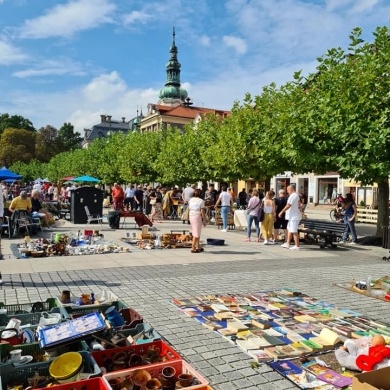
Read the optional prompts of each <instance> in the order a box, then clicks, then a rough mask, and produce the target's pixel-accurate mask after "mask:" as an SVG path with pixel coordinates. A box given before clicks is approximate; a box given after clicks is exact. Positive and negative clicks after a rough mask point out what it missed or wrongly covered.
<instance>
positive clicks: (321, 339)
mask: <svg viewBox="0 0 390 390" xmlns="http://www.w3.org/2000/svg"><path fill="white" fill-rule="evenodd" d="M309 340H310V341H314V342H315V343H316V344H319V345H322V348H323V349H325V350H326V349H331V348H334V346H335V345H336V344H338V343H339V342H340V337H339V335H338V334H337V333H336V332H333V331H332V330H330V329H328V328H323V329H322V330H321V332H320V334H319V336H318V337H311V338H310V339H309Z"/></svg>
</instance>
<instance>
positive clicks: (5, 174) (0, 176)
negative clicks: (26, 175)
mask: <svg viewBox="0 0 390 390" xmlns="http://www.w3.org/2000/svg"><path fill="white" fill-rule="evenodd" d="M21 178H22V176H20V175H18V174H17V173H15V172H12V171H10V170H9V169H7V168H6V167H3V168H0V180H19V179H21Z"/></svg>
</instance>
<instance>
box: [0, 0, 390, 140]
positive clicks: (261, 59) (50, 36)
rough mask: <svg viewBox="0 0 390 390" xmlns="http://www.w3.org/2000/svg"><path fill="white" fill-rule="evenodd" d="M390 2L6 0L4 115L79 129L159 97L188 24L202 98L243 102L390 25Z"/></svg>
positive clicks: (218, 104)
mask: <svg viewBox="0 0 390 390" xmlns="http://www.w3.org/2000/svg"><path fill="white" fill-rule="evenodd" d="M389 15H390V2H389V1H388V0H300V1H298V0H192V1H190V0H169V1H154V0H133V1H132V0H0V91H1V93H0V113H6V112H7V113H9V114H12V115H13V114H19V115H22V116H24V117H26V118H28V119H30V120H31V121H32V122H33V124H34V126H35V127H36V128H39V127H41V126H45V125H48V124H50V125H53V126H56V127H57V128H59V127H60V126H61V125H62V124H63V123H64V122H71V123H72V124H73V125H74V126H75V129H76V130H77V131H80V132H81V133H83V129H84V128H85V127H87V128H88V127H91V126H92V125H94V124H96V123H98V122H99V121H100V114H107V115H112V117H113V119H120V118H121V117H126V118H127V119H130V118H131V117H134V116H135V115H136V112H137V108H138V109H140V108H141V107H142V108H143V111H144V112H146V106H147V104H148V103H156V102H157V101H158V91H159V90H160V89H161V88H162V87H163V86H164V83H165V77H166V74H165V64H166V62H167V61H168V58H169V48H170V46H171V43H172V28H173V26H175V28H176V45H177V47H178V50H179V53H178V59H179V61H180V63H181V65H182V67H181V70H182V72H181V82H182V84H183V86H184V88H186V89H187V91H188V92H189V96H190V97H191V98H192V100H193V103H194V105H197V106H204V107H210V108H220V109H227V110H229V109H231V107H232V105H233V102H234V101H235V100H241V101H242V100H243V98H244V96H245V93H246V92H249V93H251V94H252V95H257V94H260V93H261V90H262V87H263V86H265V85H268V84H270V83H271V82H276V83H277V84H279V85H280V84H283V83H285V82H286V81H288V80H291V79H292V75H293V73H294V72H295V71H297V70H301V69H302V70H303V72H304V73H308V72H312V71H314V70H315V67H316V58H317V57H318V56H321V55H323V54H324V53H325V52H326V50H327V49H330V48H332V47H338V46H341V47H343V48H347V46H348V42H349V38H348V37H349V35H350V32H351V31H352V29H353V28H354V27H357V26H359V27H362V28H363V32H364V38H365V39H367V40H368V41H371V40H372V32H373V31H374V30H375V28H376V27H377V26H383V25H388V19H389Z"/></svg>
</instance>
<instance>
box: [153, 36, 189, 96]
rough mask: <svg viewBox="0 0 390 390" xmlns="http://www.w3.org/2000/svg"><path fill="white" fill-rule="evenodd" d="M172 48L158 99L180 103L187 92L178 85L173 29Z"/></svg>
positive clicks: (178, 69) (177, 66)
mask: <svg viewBox="0 0 390 390" xmlns="http://www.w3.org/2000/svg"><path fill="white" fill-rule="evenodd" d="M172 36H173V40H172V46H171V48H170V50H169V54H170V55H169V61H168V62H167V64H166V66H165V69H166V73H167V79H166V83H165V86H164V88H162V89H161V90H160V93H159V98H160V99H161V100H181V101H182V102H184V101H185V99H186V98H187V97H188V92H187V91H186V90H185V89H184V88H181V84H180V68H181V65H180V62H179V61H178V60H177V52H178V50H177V47H176V44H175V28H173V35H172Z"/></svg>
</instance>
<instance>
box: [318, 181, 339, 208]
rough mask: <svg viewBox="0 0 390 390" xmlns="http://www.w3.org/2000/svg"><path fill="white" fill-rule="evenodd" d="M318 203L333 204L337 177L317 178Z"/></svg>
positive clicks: (335, 195) (335, 196)
mask: <svg viewBox="0 0 390 390" xmlns="http://www.w3.org/2000/svg"><path fill="white" fill-rule="evenodd" d="M317 188H318V194H317V196H318V203H319V204H333V203H334V202H335V200H336V198H337V178H322V179H318V186H317Z"/></svg>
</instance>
